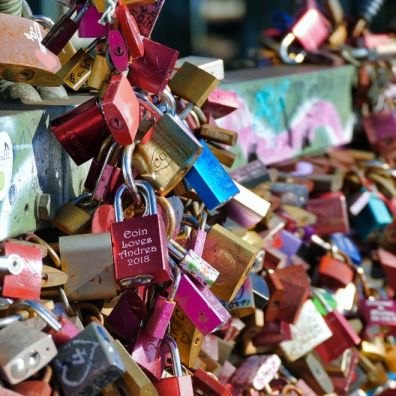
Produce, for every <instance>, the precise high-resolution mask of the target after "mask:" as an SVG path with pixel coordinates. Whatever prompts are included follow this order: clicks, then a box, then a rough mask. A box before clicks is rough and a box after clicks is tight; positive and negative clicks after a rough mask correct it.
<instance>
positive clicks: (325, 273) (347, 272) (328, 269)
mask: <svg viewBox="0 0 396 396" xmlns="http://www.w3.org/2000/svg"><path fill="white" fill-rule="evenodd" d="M340 258H341V260H342V259H343V261H341V260H340ZM354 277H355V272H354V269H353V264H352V263H351V262H350V259H349V257H348V256H346V255H345V254H343V253H342V252H340V251H339V252H337V253H336V256H335V254H334V253H330V254H326V255H325V256H323V257H322V259H321V260H320V264H319V267H318V280H319V281H320V282H321V283H322V284H323V285H325V286H326V287H329V288H332V289H338V288H340V287H346V286H348V284H350V283H351V282H352V281H353V279H354Z"/></svg>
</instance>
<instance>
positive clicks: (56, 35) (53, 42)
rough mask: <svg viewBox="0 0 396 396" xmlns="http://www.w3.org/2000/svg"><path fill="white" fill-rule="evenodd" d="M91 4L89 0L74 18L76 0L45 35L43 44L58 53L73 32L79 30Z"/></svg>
mask: <svg viewBox="0 0 396 396" xmlns="http://www.w3.org/2000/svg"><path fill="white" fill-rule="evenodd" d="M90 4H91V2H90V0H87V1H86V2H85V3H84V5H83V6H82V7H81V8H80V10H78V11H77V13H76V16H75V18H74V19H73V18H72V17H73V14H74V13H75V12H76V10H77V2H74V3H73V6H72V7H71V8H70V9H69V10H67V12H66V14H64V15H62V17H61V18H60V19H59V20H58V21H57V22H56V24H55V25H54V26H53V27H52V28H51V30H50V31H49V32H48V33H47V35H46V36H45V37H44V39H43V40H42V42H41V43H42V45H44V47H46V48H47V49H49V50H50V51H51V52H52V53H54V54H55V55H58V54H59V53H60V52H61V51H62V49H63V48H64V46H65V45H66V43H67V42H68V41H69V40H70V39H71V38H72V36H73V34H74V33H75V32H76V31H77V29H78V25H79V23H80V21H81V19H82V17H83V16H84V14H85V13H86V12H87V11H88V8H89V6H90Z"/></svg>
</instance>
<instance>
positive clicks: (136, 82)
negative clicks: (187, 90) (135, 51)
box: [128, 10, 179, 95]
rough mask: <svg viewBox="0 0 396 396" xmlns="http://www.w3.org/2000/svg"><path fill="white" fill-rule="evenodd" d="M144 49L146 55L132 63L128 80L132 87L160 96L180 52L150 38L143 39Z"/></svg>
mask: <svg viewBox="0 0 396 396" xmlns="http://www.w3.org/2000/svg"><path fill="white" fill-rule="evenodd" d="M132 14H133V10H132ZM138 24H139V23H138ZM143 49H144V55H143V56H142V57H140V58H137V59H134V61H133V62H132V64H131V66H130V68H129V73H128V79H129V81H130V83H131V85H133V86H136V87H138V88H140V89H143V90H145V91H148V92H150V93H152V94H155V95H158V94H160V93H161V92H162V91H164V89H165V87H166V85H167V84H168V82H169V80H170V78H171V74H172V71H173V68H174V67H175V64H176V60H177V58H178V57H179V52H178V51H176V50H174V49H172V48H169V47H166V46H165V45H162V44H160V43H157V42H156V41H153V40H150V39H148V38H143Z"/></svg>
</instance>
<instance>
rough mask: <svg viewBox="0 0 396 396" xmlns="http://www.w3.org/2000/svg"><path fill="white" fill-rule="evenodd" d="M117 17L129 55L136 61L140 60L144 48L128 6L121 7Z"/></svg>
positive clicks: (117, 11) (118, 8)
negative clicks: (136, 59)
mask: <svg viewBox="0 0 396 396" xmlns="http://www.w3.org/2000/svg"><path fill="white" fill-rule="evenodd" d="M116 15H117V19H118V23H119V24H120V29H121V33H122V35H123V37H124V39H125V43H126V45H127V47H128V49H129V53H130V54H131V56H132V58H134V59H135V58H140V57H141V56H143V54H144V47H143V40H142V37H141V36H140V32H139V27H138V25H137V23H136V21H135V18H134V17H133V16H132V15H131V13H130V12H129V10H128V7H127V6H126V5H119V6H118V7H117V10H116Z"/></svg>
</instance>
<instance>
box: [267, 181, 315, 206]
mask: <svg viewBox="0 0 396 396" xmlns="http://www.w3.org/2000/svg"><path fill="white" fill-rule="evenodd" d="M270 191H271V193H272V194H274V195H276V196H279V197H280V198H281V202H282V204H284V205H294V206H299V207H302V206H305V204H306V203H307V201H308V194H309V192H308V188H307V186H305V185H302V184H293V183H281V182H275V183H271V185H270Z"/></svg>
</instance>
